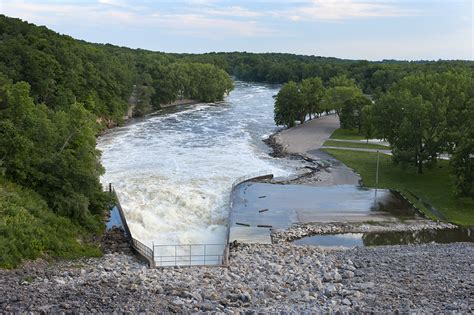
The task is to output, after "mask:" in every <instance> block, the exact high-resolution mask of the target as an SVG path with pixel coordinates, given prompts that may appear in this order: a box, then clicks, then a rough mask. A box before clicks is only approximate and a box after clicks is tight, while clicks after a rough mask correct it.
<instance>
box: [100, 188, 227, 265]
mask: <svg viewBox="0 0 474 315" xmlns="http://www.w3.org/2000/svg"><path fill="white" fill-rule="evenodd" d="M109 192H110V193H111V194H113V196H114V197H115V200H116V207H117V210H118V213H119V215H120V219H121V221H122V225H123V227H124V230H125V234H126V236H127V238H128V240H129V243H130V247H131V248H132V250H133V251H134V252H135V253H136V254H137V255H138V256H139V257H141V258H142V259H143V260H146V261H147V262H148V265H149V266H150V268H155V267H166V266H220V265H226V264H227V257H228V247H227V244H185V245H155V244H153V245H152V247H151V248H150V247H149V246H147V245H146V244H144V243H142V242H140V241H139V240H137V239H136V238H134V237H133V236H132V233H131V231H130V229H129V227H128V224H127V219H126V217H125V213H124V212H123V209H122V206H121V204H120V200H119V198H118V195H117V193H116V191H115V189H114V188H113V187H112V184H109Z"/></svg>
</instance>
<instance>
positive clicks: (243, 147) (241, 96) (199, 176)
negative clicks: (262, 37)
mask: <svg viewBox="0 0 474 315" xmlns="http://www.w3.org/2000/svg"><path fill="white" fill-rule="evenodd" d="M278 88H279V87H277V86H270V85H262V84H251V83H243V82H236V88H235V90H234V91H233V92H231V94H230V95H229V96H228V97H227V98H226V99H225V101H224V102H222V103H219V104H199V105H195V106H191V107H187V108H185V109H184V110H182V111H177V112H174V113H163V114H160V115H156V116H153V117H151V118H148V119H145V120H143V121H140V122H137V123H133V124H130V125H127V126H125V127H120V128H115V129H113V130H111V131H110V132H109V133H107V134H106V135H104V136H103V137H101V138H100V139H99V141H98V142H99V143H98V147H99V149H100V150H101V151H102V163H103V165H104V166H105V169H106V173H105V174H104V176H103V177H102V182H103V183H104V184H107V183H109V182H110V183H113V185H114V187H115V189H116V191H117V194H118V196H119V199H120V201H121V203H122V206H123V208H124V211H125V215H126V217H127V221H128V224H129V227H130V230H131V232H132V234H133V235H134V237H135V238H137V239H139V240H140V241H143V242H145V243H148V244H151V242H155V244H190V243H194V244H204V243H208V244H209V243H224V242H225V235H226V226H225V225H226V220H227V216H228V200H229V193H230V189H231V184H232V182H233V181H234V180H235V179H236V178H238V177H239V176H242V175H246V174H250V173H254V172H258V171H262V170H269V171H271V172H273V173H274V174H275V175H276V176H287V175H290V173H291V172H293V170H294V169H295V168H294V167H293V166H292V165H289V164H288V163H296V162H291V161H287V160H279V159H274V158H271V157H269V156H268V148H267V147H266V146H265V145H264V144H263V143H262V141H261V140H262V138H264V137H266V136H268V135H269V134H271V133H273V132H274V131H275V130H276V128H277V127H276V126H275V124H274V122H273V104H274V100H273V98H272V96H273V95H275V94H276V93H277V92H278ZM294 166H296V165H294Z"/></svg>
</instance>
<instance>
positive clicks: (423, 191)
mask: <svg viewBox="0 0 474 315" xmlns="http://www.w3.org/2000/svg"><path fill="white" fill-rule="evenodd" d="M324 151H326V152H328V153H329V154H331V155H332V156H334V157H335V158H336V159H338V160H340V161H341V162H343V163H344V164H346V165H347V166H349V167H351V168H352V169H354V170H355V171H356V172H358V173H359V174H360V175H361V177H362V180H363V182H364V185H365V186H367V187H376V185H375V172H376V163H377V162H376V161H377V153H371V152H357V151H344V150H338V149H325V150H324ZM377 187H379V188H392V189H397V190H399V191H400V192H402V193H403V195H404V196H405V197H407V198H408V199H409V200H410V201H412V202H414V203H415V204H416V205H417V207H419V208H420V209H421V210H422V211H424V212H425V213H426V214H427V215H428V216H430V217H433V215H432V214H431V212H430V211H429V210H428V209H426V208H425V207H424V206H423V205H422V204H421V203H420V202H418V201H417V200H416V199H415V198H414V197H413V196H411V195H410V194H409V193H408V191H410V192H412V193H414V194H415V195H417V196H418V197H420V198H421V199H422V200H424V201H425V202H428V203H429V204H431V205H432V206H433V207H435V208H436V209H437V210H438V211H440V212H441V213H442V214H443V215H444V216H445V217H446V219H447V220H448V221H450V222H452V223H455V224H459V225H464V226H471V225H474V200H472V199H469V198H457V197H456V196H455V195H454V181H453V178H452V176H451V167H450V166H449V162H448V161H438V162H437V163H436V164H435V165H434V166H432V167H431V168H428V167H425V170H424V174H421V175H420V174H417V173H416V169H415V167H411V166H410V167H401V166H398V165H395V164H393V162H392V160H391V157H390V156H388V155H384V154H380V165H379V184H378V185H377Z"/></svg>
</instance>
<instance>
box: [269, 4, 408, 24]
mask: <svg viewBox="0 0 474 315" xmlns="http://www.w3.org/2000/svg"><path fill="white" fill-rule="evenodd" d="M416 14H417V12H415V11H412V10H407V9H402V8H400V7H398V6H396V5H394V4H393V3H387V2H382V1H378V2H375V1H364V2H363V1H357V0H313V1H311V2H309V3H305V4H303V5H300V6H298V7H295V8H292V9H289V10H286V11H274V12H273V15H274V16H276V17H286V18H288V19H290V20H292V21H338V20H344V19H351V18H368V17H398V16H412V15H416Z"/></svg>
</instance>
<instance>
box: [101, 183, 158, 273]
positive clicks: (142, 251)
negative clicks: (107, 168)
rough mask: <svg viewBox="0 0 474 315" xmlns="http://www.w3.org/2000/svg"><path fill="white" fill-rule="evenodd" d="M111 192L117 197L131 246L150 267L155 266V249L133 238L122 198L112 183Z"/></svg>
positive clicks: (119, 211)
mask: <svg viewBox="0 0 474 315" xmlns="http://www.w3.org/2000/svg"><path fill="white" fill-rule="evenodd" d="M109 192H110V193H111V194H112V195H113V196H114V197H115V200H116V207H117V210H118V213H119V215H120V219H121V220H122V225H123V228H124V230H125V234H126V236H127V238H128V241H129V243H130V247H131V248H132V250H133V251H134V252H135V253H136V254H138V256H139V257H141V258H142V259H143V260H145V261H147V263H148V265H149V266H150V268H153V267H155V262H154V260H153V249H151V248H150V247H148V246H146V245H145V244H143V243H142V242H140V241H139V240H137V239H136V238H133V236H132V232H130V229H129V227H128V223H127V218H125V213H124V212H123V209H122V205H121V204H120V199H119V197H118V195H117V192H116V191H115V189H114V188H113V187H112V184H109Z"/></svg>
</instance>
